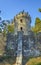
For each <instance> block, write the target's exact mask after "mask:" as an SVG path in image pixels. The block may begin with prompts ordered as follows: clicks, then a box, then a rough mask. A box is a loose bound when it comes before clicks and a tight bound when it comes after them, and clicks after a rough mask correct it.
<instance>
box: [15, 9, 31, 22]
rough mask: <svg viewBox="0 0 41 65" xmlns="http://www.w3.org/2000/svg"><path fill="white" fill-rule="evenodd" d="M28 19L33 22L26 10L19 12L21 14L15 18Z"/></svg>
mask: <svg viewBox="0 0 41 65" xmlns="http://www.w3.org/2000/svg"><path fill="white" fill-rule="evenodd" d="M21 17H22V18H27V19H29V20H30V21H31V17H30V15H29V13H28V12H24V10H23V11H21V12H19V14H17V15H16V16H15V19H19V18H21Z"/></svg>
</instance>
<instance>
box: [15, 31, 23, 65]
mask: <svg viewBox="0 0 41 65" xmlns="http://www.w3.org/2000/svg"><path fill="white" fill-rule="evenodd" d="M22 36H23V33H22V31H19V32H18V48H17V58H16V65H22Z"/></svg>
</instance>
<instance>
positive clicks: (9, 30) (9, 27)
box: [8, 24, 14, 33]
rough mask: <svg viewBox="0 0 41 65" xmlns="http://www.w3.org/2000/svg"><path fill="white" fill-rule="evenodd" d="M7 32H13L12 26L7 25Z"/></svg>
mask: <svg viewBox="0 0 41 65" xmlns="http://www.w3.org/2000/svg"><path fill="white" fill-rule="evenodd" d="M8 32H10V33H13V32H14V24H10V25H8Z"/></svg>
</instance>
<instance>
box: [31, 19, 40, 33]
mask: <svg viewBox="0 0 41 65" xmlns="http://www.w3.org/2000/svg"><path fill="white" fill-rule="evenodd" d="M32 31H34V32H35V33H38V32H41V20H40V19H39V18H36V20H35V26H34V27H32Z"/></svg>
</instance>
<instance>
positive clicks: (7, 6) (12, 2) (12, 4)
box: [0, 0, 41, 26]
mask: <svg viewBox="0 0 41 65" xmlns="http://www.w3.org/2000/svg"><path fill="white" fill-rule="evenodd" d="M39 8H41V0H0V10H1V13H0V16H1V17H2V20H4V19H5V20H11V19H13V18H14V16H16V14H18V13H19V12H20V11H23V10H24V11H25V12H28V13H29V14H30V16H31V22H32V23H31V25H32V26H33V25H34V23H35V18H36V17H39V18H40V19H41V13H40V12H39V11H38V9H39Z"/></svg>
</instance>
